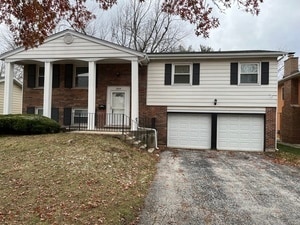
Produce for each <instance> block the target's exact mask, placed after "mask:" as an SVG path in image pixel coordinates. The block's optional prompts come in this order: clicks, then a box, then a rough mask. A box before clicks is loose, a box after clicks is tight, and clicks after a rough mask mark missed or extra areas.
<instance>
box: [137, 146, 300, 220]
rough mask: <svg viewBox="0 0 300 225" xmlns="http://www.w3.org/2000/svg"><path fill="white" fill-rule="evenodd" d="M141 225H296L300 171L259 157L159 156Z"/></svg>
mask: <svg viewBox="0 0 300 225" xmlns="http://www.w3.org/2000/svg"><path fill="white" fill-rule="evenodd" d="M139 224H140V225H150V224H151V225H170V224H178V225H184V224H191V225H192V224H194V225H199V224H218V225H220V224H229V225H232V224H243V225H246V224H249V225H250V224H251V225H253V224H257V225H266V224H270V225H275V224H278V225H279V224H293V225H296V224H300V169H299V168H294V167H289V166H284V165H278V164H274V163H273V162H271V161H269V160H266V159H264V156H263V155H262V154H259V153H245V152H217V151H211V150H210V151H191V150H179V151H174V152H170V151H165V152H162V154H161V161H160V163H159V164H158V174H157V176H156V178H155V180H154V183H153V184H152V187H151V190H150V193H149V195H148V197H147V199H146V203H145V209H144V210H143V211H142V214H141V216H140V223H139Z"/></svg>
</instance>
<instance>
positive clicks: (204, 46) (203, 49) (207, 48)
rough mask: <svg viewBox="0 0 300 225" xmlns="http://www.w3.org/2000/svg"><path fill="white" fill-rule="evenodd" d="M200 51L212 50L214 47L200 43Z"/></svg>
mask: <svg viewBox="0 0 300 225" xmlns="http://www.w3.org/2000/svg"><path fill="white" fill-rule="evenodd" d="M199 50H200V52H213V51H214V49H213V48H212V47H210V46H207V45H200V47H199Z"/></svg>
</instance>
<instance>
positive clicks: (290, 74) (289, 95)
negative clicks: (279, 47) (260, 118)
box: [277, 54, 300, 144]
mask: <svg viewBox="0 0 300 225" xmlns="http://www.w3.org/2000/svg"><path fill="white" fill-rule="evenodd" d="M277 123H278V129H277V130H278V134H279V135H278V136H279V138H280V140H281V141H283V142H287V143H293V144H300V72H299V66H298V57H294V55H293V54H289V56H288V59H287V60H286V61H285V62H284V76H283V78H282V79H281V80H280V81H279V82H278V115H277Z"/></svg>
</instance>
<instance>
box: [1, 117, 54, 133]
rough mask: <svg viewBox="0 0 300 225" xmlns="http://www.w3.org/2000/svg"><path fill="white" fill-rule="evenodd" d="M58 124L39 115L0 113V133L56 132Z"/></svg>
mask: <svg viewBox="0 0 300 225" xmlns="http://www.w3.org/2000/svg"><path fill="white" fill-rule="evenodd" d="M59 131H60V125H59V124H58V123H57V122H56V121H54V120H52V119H49V118H47V117H44V116H39V115H31V114H30V115H26V114H24V115H23V114H17V115H12V114H10V115H0V134H22V135H26V134H48V133H58V132H59Z"/></svg>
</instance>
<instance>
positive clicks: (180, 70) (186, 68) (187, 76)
mask: <svg viewBox="0 0 300 225" xmlns="http://www.w3.org/2000/svg"><path fill="white" fill-rule="evenodd" d="M173 71H174V74H173V84H190V83H191V65H189V64H175V65H174V70H173Z"/></svg>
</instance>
